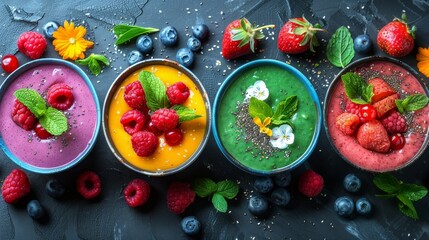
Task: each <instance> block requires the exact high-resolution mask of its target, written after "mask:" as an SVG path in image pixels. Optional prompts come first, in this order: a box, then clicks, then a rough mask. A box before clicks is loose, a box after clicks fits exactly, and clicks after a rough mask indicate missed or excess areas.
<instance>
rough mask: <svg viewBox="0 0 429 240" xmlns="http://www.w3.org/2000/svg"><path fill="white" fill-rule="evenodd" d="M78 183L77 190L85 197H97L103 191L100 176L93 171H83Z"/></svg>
mask: <svg viewBox="0 0 429 240" xmlns="http://www.w3.org/2000/svg"><path fill="white" fill-rule="evenodd" d="M76 183H77V184H76V188H77V191H78V192H79V193H80V195H82V197H84V198H85V199H91V198H95V197H97V196H98V195H99V194H100V193H101V180H100V177H99V176H98V175H97V174H96V173H95V172H93V171H86V172H83V173H81V174H80V175H79V176H78V178H77V182H76Z"/></svg>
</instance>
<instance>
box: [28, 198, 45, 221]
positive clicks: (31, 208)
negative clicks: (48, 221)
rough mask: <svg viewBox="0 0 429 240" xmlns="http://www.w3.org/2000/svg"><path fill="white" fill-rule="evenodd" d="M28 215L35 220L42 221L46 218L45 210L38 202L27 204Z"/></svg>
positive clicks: (33, 201) (32, 201)
mask: <svg viewBox="0 0 429 240" xmlns="http://www.w3.org/2000/svg"><path fill="white" fill-rule="evenodd" d="M27 213H28V215H29V216H30V217H31V218H33V219H36V220H37V219H41V218H42V217H43V216H45V209H43V206H42V205H41V204H40V202H39V201H38V200H31V201H30V202H28V204H27Z"/></svg>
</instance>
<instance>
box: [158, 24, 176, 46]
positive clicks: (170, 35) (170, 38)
mask: <svg viewBox="0 0 429 240" xmlns="http://www.w3.org/2000/svg"><path fill="white" fill-rule="evenodd" d="M159 39H160V40H161V43H162V44H164V46H166V47H173V46H174V45H176V44H177V42H178V40H179V34H177V30H176V29H175V28H174V27H171V26H167V27H165V28H163V29H161V31H160V32H159Z"/></svg>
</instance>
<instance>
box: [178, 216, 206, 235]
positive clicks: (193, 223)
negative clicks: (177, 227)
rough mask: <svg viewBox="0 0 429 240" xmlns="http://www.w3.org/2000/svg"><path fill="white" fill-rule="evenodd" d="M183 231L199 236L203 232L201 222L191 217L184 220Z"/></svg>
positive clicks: (182, 223)
mask: <svg viewBox="0 0 429 240" xmlns="http://www.w3.org/2000/svg"><path fill="white" fill-rule="evenodd" d="M181 226H182V231H183V232H184V233H186V234H188V235H197V234H198V233H200V231H201V223H200V221H199V220H198V219H197V218H196V217H194V216H189V217H185V218H183V219H182V222H181Z"/></svg>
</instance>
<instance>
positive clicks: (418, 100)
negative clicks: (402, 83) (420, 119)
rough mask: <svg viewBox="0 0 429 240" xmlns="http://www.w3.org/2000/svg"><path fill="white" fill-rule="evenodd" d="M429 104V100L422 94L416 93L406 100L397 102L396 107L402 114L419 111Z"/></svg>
mask: <svg viewBox="0 0 429 240" xmlns="http://www.w3.org/2000/svg"><path fill="white" fill-rule="evenodd" d="M428 102H429V98H428V97H427V96H426V95H424V94H421V93H416V94H413V95H411V96H407V97H406V98H405V99H403V100H401V99H397V100H396V101H395V103H396V106H397V107H398V110H399V112H400V113H403V112H404V111H408V112H409V111H417V110H420V109H422V108H424V107H425V106H426V105H427V104H428Z"/></svg>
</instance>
